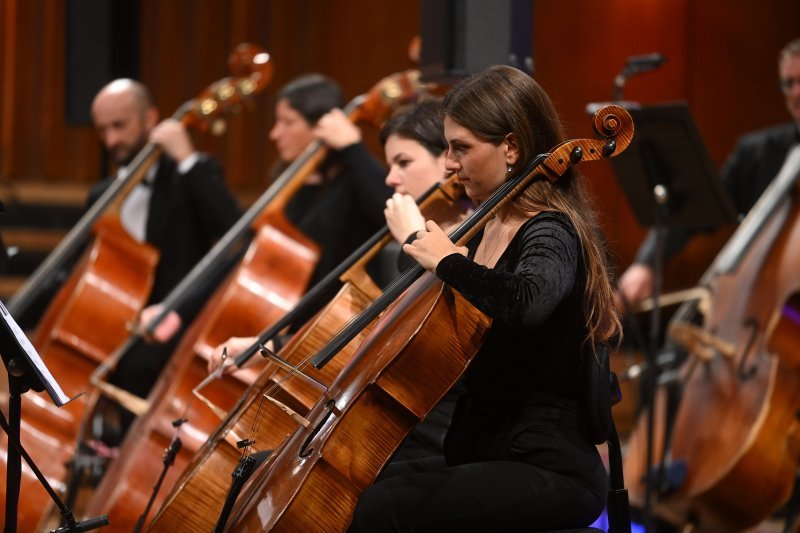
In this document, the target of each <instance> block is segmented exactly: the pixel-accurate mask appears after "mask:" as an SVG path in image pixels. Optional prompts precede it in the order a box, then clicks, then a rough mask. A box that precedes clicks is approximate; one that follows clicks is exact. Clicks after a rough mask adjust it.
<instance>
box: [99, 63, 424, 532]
mask: <svg viewBox="0 0 800 533" xmlns="http://www.w3.org/2000/svg"><path fill="white" fill-rule="evenodd" d="M424 89H425V86H423V85H422V84H421V83H420V82H419V73H418V72H417V71H407V72H403V73H400V74H396V75H392V76H389V77H387V78H384V79H383V80H381V81H380V82H379V83H378V84H376V85H375V87H373V89H372V90H370V92H369V93H368V94H367V95H362V96H359V97H356V98H355V99H354V100H353V101H352V102H351V103H350V104H349V105H348V106H347V107H346V108H345V112H346V113H347V114H348V115H349V116H350V118H351V120H353V121H368V122H371V123H373V124H376V125H377V124H380V123H381V122H382V121H383V120H384V119H385V118H386V117H387V116H388V114H389V113H390V112H391V111H392V109H393V108H394V107H395V106H397V105H400V104H403V103H407V102H409V101H411V100H413V99H414V98H416V97H417V96H419V94H420V93H421V92H422V91H424ZM326 154H327V150H326V148H324V145H323V144H322V143H321V142H319V141H315V142H313V143H312V144H311V145H310V146H309V147H308V148H306V150H305V151H304V152H303V153H302V154H301V155H300V157H299V158H298V159H297V160H296V161H294V162H293V163H292V164H291V165H290V166H289V168H287V169H286V170H285V171H284V172H283V173H282V174H281V176H279V177H278V179H277V180H276V182H275V184H273V186H271V187H270V188H269V190H268V191H267V192H266V193H265V194H264V196H262V199H265V201H262V199H259V201H258V202H257V203H256V205H254V207H251V209H250V210H249V211H248V214H247V215H245V217H244V219H248V218H249V214H250V213H251V212H252V211H254V208H255V207H256V206H258V208H259V210H258V214H257V216H255V217H253V218H252V219H251V229H252V231H253V232H254V233H255V237H254V239H253V241H252V242H251V244H250V245H249V247H248V249H247V251H246V252H245V254H244V259H243V260H242V261H241V262H240V263H239V264H238V265H237V266H236V268H235V269H234V270H233V272H231V274H230V275H229V277H228V279H227V280H226V281H225V282H224V283H223V284H222V285H221V286H220V287H219V288H218V289H217V290H216V292H215V294H214V295H213V296H212V297H211V298H210V299H209V301H208V303H206V304H205V306H204V307H203V310H202V311H201V312H200V314H199V315H198V316H197V318H196V319H195V320H194V321H193V322H192V325H191V327H190V328H189V330H188V331H187V333H186V334H185V335H184V337H183V338H182V340H181V342H180V344H179V346H178V348H177V349H176V350H175V352H174V353H173V355H172V356H171V358H170V363H169V364H168V366H167V367H166V368H165V370H164V372H163V374H162V377H161V378H160V379H159V381H158V382H157V384H156V386H155V387H154V389H153V391H152V392H151V394H150V397H149V399H148V401H147V403H146V404H142V405H141V408H142V409H143V410H142V412H140V413H139V414H141V415H143V416H141V417H140V419H139V420H137V422H136V423H135V424H134V425H133V426H132V427H131V430H130V432H129V435H128V437H126V439H125V442H124V444H123V447H122V454H123V457H122V458H120V459H118V460H116V461H114V462H113V464H112V466H111V467H110V469H109V471H108V473H107V474H106V475H105V476H104V479H103V481H102V482H101V483H102V484H101V487H100V490H99V491H98V493H97V494H98V498H96V499H95V500H93V501H92V502H91V503H90V513H91V512H95V509H102V512H107V513H108V514H109V516H110V517H111V520H112V521H113V522H114V523H116V524H133V523H135V521H136V520H137V519H138V517H139V515H140V514H141V513H142V512H143V510H144V508H145V506H144V505H131V501H137V502H139V501H144V502H146V501H147V499H148V496H149V494H150V492H151V490H152V486H153V483H154V482H155V479H156V478H158V472H159V470H160V463H161V453H160V451H161V450H163V449H164V448H165V447H168V446H169V443H170V441H171V440H172V438H173V434H174V432H175V430H174V428H173V427H172V421H173V420H176V419H185V422H183V424H182V426H181V429H180V434H181V442H182V447H183V452H182V454H181V457H180V458H179V459H177V461H178V462H179V465H178V466H173V467H172V468H171V469H170V471H169V474H168V477H166V478H165V480H164V484H163V487H164V490H166V489H168V488H169V486H170V485H171V483H172V482H173V481H174V479H175V477H177V475H178V474H179V473H180V472H181V470H182V468H181V467H182V466H183V465H185V464H186V459H185V457H191V455H193V454H194V452H196V451H197V450H198V449H199V448H200V447H201V446H202V445H203V443H204V442H205V440H206V439H207V437H208V436H209V435H210V434H211V433H212V432H213V431H214V429H215V428H216V426H217V425H218V424H219V422H220V413H221V414H222V416H223V417H224V415H225V413H227V412H228V411H229V410H230V409H231V408H233V406H234V405H235V404H236V402H237V401H238V400H239V399H240V398H241V396H242V395H243V393H244V392H245V390H246V388H247V386H248V385H250V384H251V383H252V382H253V380H254V379H255V377H256V376H257V373H255V372H253V371H245V372H242V373H238V374H237V375H235V376H233V377H231V378H230V379H227V380H217V381H216V382H214V383H213V384H211V385H210V386H208V387H207V388H206V394H208V395H209V397H210V400H211V401H212V402H213V405H214V409H208V408H207V407H206V406H204V405H203V404H201V403H199V402H196V401H194V395H193V391H194V389H195V388H196V386H197V385H198V384H199V383H201V382H202V381H203V380H204V378H205V377H206V375H207V370H206V369H207V363H208V357H209V355H210V353H211V351H212V349H213V348H214V347H215V346H216V345H218V344H221V343H222V342H224V341H225V340H227V339H228V338H229V337H232V336H244V335H250V334H252V332H254V331H260V330H262V329H264V328H266V327H268V326H270V325H271V324H273V323H274V322H276V321H277V320H278V319H280V318H281V316H283V315H284V314H285V313H286V312H287V311H289V310H290V309H291V308H292V307H294V305H295V304H296V303H297V302H298V301H299V299H300V298H301V296H302V294H303V292H304V291H305V289H306V285H307V284H308V281H309V279H310V277H311V274H312V272H313V270H314V267H315V265H316V260H317V258H318V249H317V247H316V245H315V244H314V243H313V242H311V241H310V239H308V237H305V236H304V235H302V234H301V233H300V232H299V230H297V229H296V228H294V226H292V225H291V224H290V223H289V222H288V221H287V220H286V218H285V215H284V210H285V206H286V204H287V203H288V201H289V200H290V199H291V198H292V196H293V195H294V194H295V193H296V192H297V190H298V189H299V188H300V187H301V186H302V185H303V183H304V181H305V179H306V177H307V176H308V175H309V174H310V173H312V172H313V171H315V170H316V168H317V166H318V165H319V164H320V163H321V162H322V161H323V159H324V157H325V156H326ZM241 222H242V221H240V222H238V223H237V226H239V225H240V224H241ZM167 300H170V297H168V298H167ZM103 388H105V385H104V386H103ZM104 487H109V488H108V490H105V488H104ZM160 499H163V494H161V495H160V496H159V501H160Z"/></svg>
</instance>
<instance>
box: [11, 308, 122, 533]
mask: <svg viewBox="0 0 800 533" xmlns="http://www.w3.org/2000/svg"><path fill="white" fill-rule="evenodd" d="M0 356H2V359H3V363H4V364H5V366H6V370H7V371H8V389H9V402H8V420H6V418H5V416H4V415H3V414H2V412H0V426H2V428H3V430H4V431H5V432H6V434H7V435H8V455H7V468H8V469H7V471H6V502H5V513H6V516H5V533H15V532H16V531H17V506H18V503H19V489H20V479H21V474H22V462H21V457H24V458H25V462H26V463H28V466H29V467H30V468H31V470H32V471H33V473H34V474H35V475H36V477H37V478H38V479H39V482H40V483H41V484H42V486H43V487H44V488H45V490H46V491H47V493H48V494H49V495H50V498H52V500H53V502H55V504H56V506H57V507H58V509H59V511H60V512H61V515H62V516H63V517H64V523H65V525H64V526H63V527H61V528H58V529H57V530H56V531H57V532H58V533H67V532H77V531H91V530H92V529H97V528H98V527H102V526H105V525H108V517H107V516H106V515H102V516H100V517H97V518H92V519H90V520H84V521H83V522H76V521H75V518H74V517H73V515H72V511H70V510H69V508H68V507H67V506H65V505H64V503H63V502H61V500H60V499H59V497H58V495H57V494H56V493H55V491H54V490H53V488H52V487H51V486H50V484H49V483H48V482H47V479H45V477H44V475H42V473H41V471H39V469H38V467H37V466H36V464H35V463H34V462H33V460H32V459H31V457H30V456H29V455H28V453H27V452H26V451H25V449H24V448H23V447H22V444H21V443H20V426H21V415H22V397H21V396H22V394H23V393H24V392H26V391H28V390H30V389H33V390H35V391H37V392H42V391H44V390H46V391H47V392H48V394H49V395H50V397H51V398H52V399H53V402H55V404H56V405H58V406H59V407H61V406H62V405H64V404H66V403H67V402H69V401H70V398H68V397H67V396H66V395H65V394H64V393H63V391H62V390H61V387H59V386H58V383H57V382H56V380H55V379H54V378H53V376H52V375H51V374H50V371H49V370H48V369H47V367H46V366H45V364H44V363H43V362H42V360H41V358H39V354H38V353H36V350H35V349H34V347H33V346H32V345H31V343H30V341H29V340H28V338H27V337H26V336H25V333H23V331H22V330H21V329H20V327H19V326H18V325H17V323H16V321H15V320H14V318H13V317H12V316H11V314H10V313H9V312H8V310H7V309H6V307H5V305H3V303H2V302H0ZM73 399H74V398H73Z"/></svg>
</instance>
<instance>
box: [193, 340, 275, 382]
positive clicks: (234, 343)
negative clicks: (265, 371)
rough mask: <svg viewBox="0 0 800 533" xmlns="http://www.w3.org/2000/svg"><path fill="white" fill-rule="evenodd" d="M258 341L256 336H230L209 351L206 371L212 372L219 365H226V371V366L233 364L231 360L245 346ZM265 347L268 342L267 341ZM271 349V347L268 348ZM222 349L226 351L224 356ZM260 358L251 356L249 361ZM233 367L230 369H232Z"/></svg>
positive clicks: (245, 347) (238, 354) (237, 355)
mask: <svg viewBox="0 0 800 533" xmlns="http://www.w3.org/2000/svg"><path fill="white" fill-rule="evenodd" d="M257 341H258V337H231V338H230V339H228V340H226V341H225V342H223V343H222V344H220V345H219V346H217V347H216V348H214V350H213V351H212V352H211V354H210V356H209V358H208V373H209V374H210V373H212V372H214V371H215V370H217V369H218V368H219V367H220V366H224V367H226V371H227V370H228V367H231V366H233V360H234V359H236V358H237V357H239V356H240V355H241V354H242V352H244V351H245V350H246V349H247V348H249V347H250V346H252V345H253V344H255V343H256V342H257ZM267 347H270V346H269V343H267ZM270 349H271V348H270ZM223 351H224V352H226V356H225V357H224V358H223V357H222V354H223ZM254 359H255V360H260V358H256V357H253V358H252V359H250V361H253V360H254ZM232 370H233V369H230V371H232Z"/></svg>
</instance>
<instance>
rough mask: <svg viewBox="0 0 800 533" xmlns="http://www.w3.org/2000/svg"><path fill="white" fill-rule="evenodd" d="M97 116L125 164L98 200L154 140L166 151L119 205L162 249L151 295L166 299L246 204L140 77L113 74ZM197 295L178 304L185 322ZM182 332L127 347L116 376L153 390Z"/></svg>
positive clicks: (143, 237) (96, 190)
mask: <svg viewBox="0 0 800 533" xmlns="http://www.w3.org/2000/svg"><path fill="white" fill-rule="evenodd" d="M92 120H93V122H94V125H95V128H96V129H97V132H98V134H99V136H100V141H101V142H102V143H103V146H104V147H105V149H106V150H107V151H108V154H109V156H110V157H111V159H112V160H113V161H114V163H116V165H117V166H118V171H117V175H116V176H111V177H109V178H107V179H105V180H103V181H102V182H100V183H98V184H97V185H96V186H95V187H93V188H92V190H91V192H90V195H89V203H90V204H91V203H93V202H94V201H95V200H97V198H99V197H100V195H101V194H102V193H103V191H105V189H106V188H107V187H108V186H109V185H110V184H111V183H112V181H113V180H114V179H117V178H119V177H122V176H124V175H126V173H127V172H128V171H129V169H128V168H127V167H128V165H129V164H130V163H131V161H132V160H133V159H134V158H135V157H136V155H137V154H138V153H139V151H140V150H141V149H142V148H143V147H144V146H145V145H146V144H147V143H148V142H151V143H154V144H157V145H158V146H159V147H160V148H161V150H162V156H161V157H160V158H159V160H158V162H157V163H156V164H155V165H154V166H153V168H151V169H150V171H149V172H148V174H147V176H146V178H145V179H144V181H143V183H142V184H140V185H138V186H137V187H135V188H134V190H133V191H132V192H131V193H130V194H129V195H128V196H127V197H126V198H125V200H124V201H123V203H122V206H121V209H120V218H121V221H122V225H123V227H124V228H125V229H126V231H127V232H128V233H129V234H130V235H131V236H132V237H133V238H134V239H136V240H138V241H140V242H147V243H149V244H151V245H153V246H154V247H155V248H157V249H158V250H159V252H160V258H159V263H158V266H157V269H156V273H155V281H154V284H153V289H152V292H151V294H150V298H149V301H148V303H154V302H160V301H161V300H163V299H164V297H165V296H166V295H167V294H169V292H170V291H171V290H172V289H173V288H174V287H175V286H176V285H177V284H178V283H179V282H180V281H181V280H182V279H183V278H184V276H185V275H186V274H187V273H188V272H189V271H190V270H191V269H192V267H194V266H195V264H197V263H198V262H199V261H200V259H201V258H202V257H203V256H204V255H205V254H206V253H207V252H208V250H209V249H210V248H211V246H212V244H213V243H214V242H215V241H216V240H218V239H219V238H220V237H221V236H222V235H224V234H225V232H226V231H227V230H228V228H230V227H231V225H232V224H233V223H234V222H236V220H238V218H239V216H240V215H241V212H240V210H239V207H238V205H237V204H236V201H235V199H234V198H233V196H232V194H231V193H230V191H229V190H228V189H227V187H226V186H225V183H224V181H223V175H222V170H221V167H220V165H219V164H218V163H217V162H216V161H214V160H213V159H212V158H211V157H208V156H207V155H204V154H201V153H199V152H197V151H196V150H195V148H194V145H193V144H192V141H191V139H190V137H189V135H188V133H187V131H186V129H185V128H184V127H183V125H182V124H181V123H180V122H179V121H177V120H174V119H167V120H164V121H163V122H160V123H159V122H158V120H159V117H158V110H157V109H156V108H155V106H154V105H153V102H152V99H151V97H150V93H149V91H148V90H147V88H146V87H145V86H144V85H142V84H141V83H139V82H137V81H134V80H129V79H118V80H114V81H112V82H111V83H109V84H108V85H106V86H105V87H103V88H102V89H101V90H100V92H99V93H98V94H97V96H96V97H95V99H94V101H93V103H92ZM194 303H196V301H193V302H190V303H189V304H188V305H185V306H184V308H183V309H179V310H178V311H179V314H180V315H181V318H182V319H183V323H184V324H186V323H188V322H189V320H190V319H191V318H192V316H191V315H192V309H193V308H196V307H197V306H196V305H194ZM177 340H178V337H177V336H176V337H175V338H174V341H173V342H171V343H169V344H168V345H166V346H142V347H140V348H139V349H137V350H132V351H131V352H130V353H129V354H127V355H126V356H125V357H124V358H123V360H122V361H121V362H120V364H119V365H118V367H117V370H116V372H115V374H114V376H113V377H112V379H111V381H112V382H114V383H116V384H117V385H119V386H121V387H123V388H125V389H126V390H129V391H131V392H133V393H135V394H137V395H139V396H142V397H144V396H146V395H147V393H148V391H149V390H150V388H151V386H152V385H153V383H154V382H155V380H156V378H157V377H158V374H159V372H160V370H161V368H162V367H163V365H164V364H165V363H166V358H167V357H168V356H169V355H170V353H171V352H172V350H173V348H174V345H175V343H176V342H177Z"/></svg>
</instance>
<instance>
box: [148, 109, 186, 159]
mask: <svg viewBox="0 0 800 533" xmlns="http://www.w3.org/2000/svg"><path fill="white" fill-rule="evenodd" d="M150 142H152V143H155V144H157V145H158V146H160V147H161V149H162V150H164V153H166V154H167V155H168V156H170V157H171V158H172V159H174V160H175V161H176V162H177V163H178V164H180V162H181V161H183V160H184V159H186V158H187V157H189V156H190V155H192V154H193V153H194V152H195V149H194V145H193V144H192V140H191V138H190V137H189V132H187V131H186V127H185V126H184V125H183V124H182V123H181V122H179V121H177V120H175V119H174V118H168V119H166V120H164V121H162V122H161V123H159V124H158V125H157V126H156V127H155V128H153V130H152V131H151V132H150Z"/></svg>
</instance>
